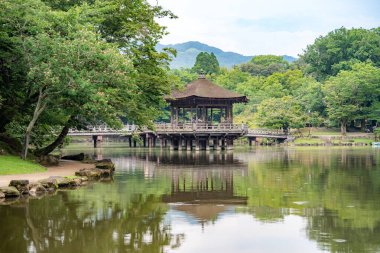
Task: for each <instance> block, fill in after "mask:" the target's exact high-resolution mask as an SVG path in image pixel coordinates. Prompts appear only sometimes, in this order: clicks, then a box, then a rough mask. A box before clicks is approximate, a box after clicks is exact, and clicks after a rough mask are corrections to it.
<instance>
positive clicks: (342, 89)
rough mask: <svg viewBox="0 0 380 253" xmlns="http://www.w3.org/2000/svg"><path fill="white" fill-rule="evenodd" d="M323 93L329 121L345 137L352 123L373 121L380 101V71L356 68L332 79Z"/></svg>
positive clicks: (365, 67) (367, 67) (364, 66)
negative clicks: (339, 129)
mask: <svg viewBox="0 0 380 253" xmlns="http://www.w3.org/2000/svg"><path fill="white" fill-rule="evenodd" d="M323 92H324V94H325V101H326V106H327V112H328V117H329V119H330V120H332V121H336V122H338V123H339V124H340V126H341V133H342V135H345V134H346V131H347V124H348V123H349V122H350V121H352V120H355V119H358V120H365V119H368V118H370V117H371V115H372V111H371V108H372V107H373V106H374V105H376V104H377V103H378V102H379V101H380V68H377V67H374V66H373V65H371V64H368V63H358V64H355V65H354V66H353V67H352V70H349V71H346V70H343V71H341V72H339V74H338V75H337V76H336V77H331V78H330V79H328V81H327V82H326V83H325V86H324V87H323Z"/></svg>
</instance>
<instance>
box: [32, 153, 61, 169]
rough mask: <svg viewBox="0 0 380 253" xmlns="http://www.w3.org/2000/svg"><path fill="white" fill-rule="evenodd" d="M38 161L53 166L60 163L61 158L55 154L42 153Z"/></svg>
mask: <svg viewBox="0 0 380 253" xmlns="http://www.w3.org/2000/svg"><path fill="white" fill-rule="evenodd" d="M36 161H37V162H38V163H40V164H42V165H45V166H52V165H58V164H59V158H58V157H56V156H53V155H42V156H40V157H37V159H36Z"/></svg>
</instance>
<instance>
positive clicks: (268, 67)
mask: <svg viewBox="0 0 380 253" xmlns="http://www.w3.org/2000/svg"><path fill="white" fill-rule="evenodd" d="M239 68H240V70H241V71H244V72H248V73H250V74H251V75H253V76H270V75H272V74H273V73H276V72H285V71H286V70H287V69H289V63H288V62H287V61H285V60H284V58H283V57H282V56H276V55H257V56H255V57H253V58H252V60H251V61H250V62H248V63H243V64H241V65H240V66H239Z"/></svg>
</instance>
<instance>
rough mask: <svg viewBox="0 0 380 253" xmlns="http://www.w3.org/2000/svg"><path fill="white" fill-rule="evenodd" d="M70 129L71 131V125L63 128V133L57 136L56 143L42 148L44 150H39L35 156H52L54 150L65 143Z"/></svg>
mask: <svg viewBox="0 0 380 253" xmlns="http://www.w3.org/2000/svg"><path fill="white" fill-rule="evenodd" d="M69 129H70V125H69V124H66V125H65V126H64V127H63V128H62V131H61V133H60V134H59V135H58V136H57V138H56V139H55V141H54V142H53V143H51V144H50V145H48V146H46V147H44V148H42V149H39V150H37V151H36V152H35V155H36V156H41V155H48V154H50V153H51V152H53V150H54V149H55V148H56V147H58V146H59V145H61V144H62V143H63V140H64V139H65V137H66V136H67V134H68V133H69Z"/></svg>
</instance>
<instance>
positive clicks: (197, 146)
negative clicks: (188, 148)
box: [195, 137, 200, 151]
mask: <svg viewBox="0 0 380 253" xmlns="http://www.w3.org/2000/svg"><path fill="white" fill-rule="evenodd" d="M199 150H200V143H199V137H195V151H199Z"/></svg>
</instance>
